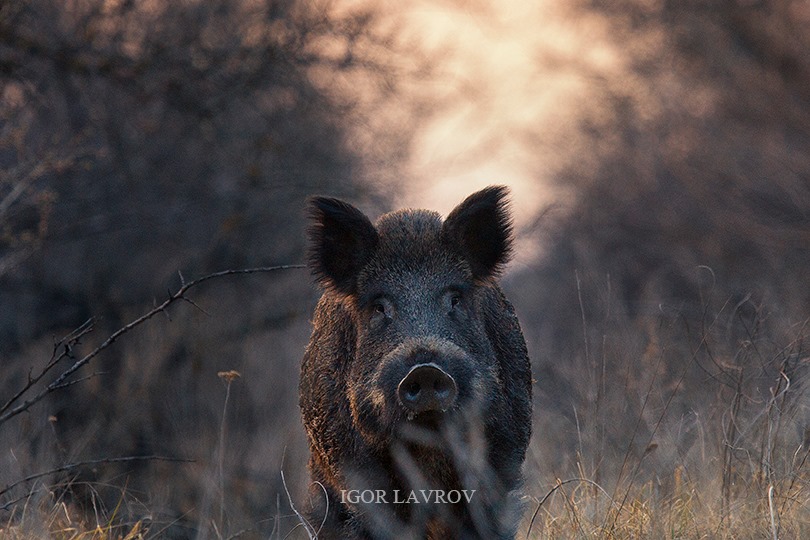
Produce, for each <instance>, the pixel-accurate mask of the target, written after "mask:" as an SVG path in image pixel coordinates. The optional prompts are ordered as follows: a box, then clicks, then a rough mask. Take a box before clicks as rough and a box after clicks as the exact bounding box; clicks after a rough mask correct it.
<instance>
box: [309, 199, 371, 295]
mask: <svg viewBox="0 0 810 540" xmlns="http://www.w3.org/2000/svg"><path fill="white" fill-rule="evenodd" d="M309 218H310V220H312V223H311V225H310V227H309V230H308V233H309V267H310V269H311V270H312V273H313V274H314V275H315V277H316V279H317V280H318V282H319V283H320V284H321V286H322V287H324V288H325V289H330V290H333V291H335V292H338V293H341V294H354V293H355V292H357V291H356V287H357V274H358V273H359V272H360V270H361V269H362V268H363V266H365V264H366V263H367V262H368V261H369V259H370V258H371V256H372V255H373V253H374V250H375V249H376V247H377V230H376V229H375V228H374V225H372V224H371V222H370V221H369V219H368V218H367V217H366V216H365V215H364V214H363V213H362V212H361V211H360V210H358V209H357V208H355V207H354V206H352V205H350V204H348V203H345V202H343V201H341V200H339V199H332V198H329V197H312V198H311V199H310V200H309Z"/></svg>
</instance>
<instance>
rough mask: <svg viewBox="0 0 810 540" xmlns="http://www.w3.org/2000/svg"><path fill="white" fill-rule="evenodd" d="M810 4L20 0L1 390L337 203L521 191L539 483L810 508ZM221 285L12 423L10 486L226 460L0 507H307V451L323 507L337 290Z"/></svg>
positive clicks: (254, 515) (294, 280)
mask: <svg viewBox="0 0 810 540" xmlns="http://www.w3.org/2000/svg"><path fill="white" fill-rule="evenodd" d="M403 4H404V3H403ZM808 24H810V6H808V4H807V3H806V2H803V1H798V0H796V1H790V0H768V1H757V2H751V1H733V2H727V1H722V2H721V1H719V0H718V1H710V2H706V1H702V2H689V1H686V2H657V1H655V0H626V1H623V0H615V1H610V2H588V1H584V0H582V1H580V0H576V1H573V2H569V1H563V0H548V1H544V2H518V1H515V2H494V1H492V2H490V1H485V0H480V1H479V0H470V1H467V2H464V1H452V0H447V1H439V2H412V3H407V5H402V6H399V7H395V6H394V5H393V4H392V3H389V2H365V1H363V2H360V1H357V2H340V1H335V2H308V1H305V2H298V1H276V2H274V1H269V0H268V1H260V0H238V1H225V0H213V1H210V0H209V1H193V0H192V1H188V2H182V3H180V2H162V1H158V0H153V1H140V2H139V1H131V0H122V1H103V0H76V1H62V0H54V1H48V0H30V1H24V0H12V1H8V2H3V3H2V4H0V98H1V99H2V106H1V107H0V366H1V367H0V369H2V373H1V374H0V406H3V404H5V403H7V402H8V400H10V399H11V398H12V397H13V396H14V395H15V394H16V393H17V392H18V391H19V390H21V389H22V388H23V387H24V386H25V384H26V381H27V380H28V379H27V377H29V376H30V374H31V373H34V374H36V373H38V372H39V371H40V370H41V369H42V368H43V367H44V366H45V365H46V364H47V363H48V361H49V359H50V358H51V355H52V352H53V346H54V342H55V341H56V340H57V339H59V338H61V337H62V336H64V335H66V334H68V333H69V332H70V331H71V330H73V329H74V328H76V327H78V326H79V325H81V324H82V323H83V322H85V321H86V320H88V319H90V318H93V319H94V321H95V329H94V331H93V332H92V333H91V334H90V335H88V336H86V337H85V338H84V339H83V340H82V343H81V345H80V346H79V347H77V351H76V354H77V355H78V356H81V353H82V352H84V353H86V352H87V351H89V350H91V349H92V347H93V346H94V345H97V344H98V343H100V342H101V341H103V340H104V338H106V336H108V335H109V334H110V333H111V332H112V331H114V330H115V329H117V328H119V327H121V326H122V325H124V324H126V323H127V322H129V321H131V320H132V319H134V318H136V317H137V316H139V315H141V314H142V313H144V312H146V311H148V310H149V309H151V307H153V306H154V305H155V304H156V303H160V302H162V301H163V300H164V299H165V298H166V297H167V296H168V294H169V292H168V291H171V290H175V289H176V288H177V287H178V286H179V285H180V278H179V275H178V272H182V275H183V276H184V277H185V278H186V279H192V278H195V277H199V276H201V275H204V274H206V273H210V272H214V271H218V270H224V269H229V268H244V267H254V266H265V265H274V264H292V263H300V262H302V261H303V259H304V256H303V250H304V236H305V234H304V230H305V222H304V215H303V211H302V209H303V207H304V201H305V199H306V197H307V196H309V195H312V194H329V195H334V196H340V197H344V198H346V199H347V200H349V201H351V202H352V203H354V204H355V205H357V206H358V207H360V208H361V209H363V210H364V211H366V212H367V213H368V214H369V215H370V216H371V217H372V218H375V217H376V216H378V215H379V214H380V213H382V212H385V211H388V210H391V209H394V208H397V207H400V206H420V207H429V208H433V209H436V210H439V211H440V212H442V213H444V214H446V213H447V212H448V211H449V210H450V209H452V207H453V206H454V205H455V204H457V203H458V202H459V201H461V200H462V199H463V198H464V197H465V196H466V195H468V194H469V193H471V192H473V191H475V190H476V189H478V188H481V187H484V186H486V185H489V184H506V185H509V186H510V187H511V188H512V194H513V195H512V200H513V211H514V214H515V218H516V224H517V228H516V230H517V236H518V246H519V249H518V252H517V255H516V257H515V261H514V262H513V264H512V265H511V267H510V271H509V272H508V274H507V275H506V276H505V277H504V280H503V285H504V288H505V290H506V292H507V294H508V296H510V298H511V299H512V300H513V302H514V304H515V305H516V308H517V310H518V314H519V316H520V318H521V321H522V325H523V328H524V333H525V334H526V337H527V340H528V342H529V348H530V352H531V355H532V361H533V370H534V374H535V379H536V380H537V382H536V385H535V396H536V399H535V415H534V417H535V420H534V423H535V425H534V437H533V443H532V447H531V449H530V454H529V457H528V459H527V463H526V472H527V484H526V492H527V494H528V495H529V496H530V497H535V498H539V497H542V496H543V495H544V494H545V493H546V492H547V491H548V490H549V489H550V488H551V487H553V485H554V482H555V480H556V478H558V477H559V478H563V479H565V478H568V477H586V478H589V479H591V480H594V481H596V482H599V483H600V485H603V486H604V487H605V489H606V490H607V491H609V492H611V493H612V494H615V493H618V491H619V490H618V487H617V486H625V485H632V486H649V489H650V490H651V492H654V493H655V494H656V496H657V497H660V500H662V501H669V500H670V499H669V498H668V497H672V494H673V493H674V492H675V491H677V490H679V489H682V487H683V484H684V483H689V482H695V483H696V484H699V487H700V493H701V495H702V496H703V497H705V504H706V508H715V506H716V507H717V508H718V512H721V513H722V514H723V516H724V519H725V518H726V517H728V519H730V520H731V521H732V522H733V520H734V512H733V509H734V502H735V501H738V500H744V499H746V498H751V499H752V500H753V501H754V502H756V501H761V498H762V497H763V494H764V492H765V490H766V489H767V487H768V486H772V485H773V486H779V489H778V490H777V493H778V496H780V497H782V498H783V499H781V500H783V502H784V501H786V500H788V499H790V500H795V501H799V503H798V508H799V509H803V510H802V511H803V512H804V513H803V514H801V515H802V516H804V517H803V518H802V519H804V523H807V508H808V504H807V501H808V499H810V495H809V494H808V484H807V467H806V465H805V461H803V460H802V459H801V458H802V456H805V457H806V455H807V450H808V448H810V409H809V407H808V403H809V402H810V400H808V395H807V391H806V388H807V380H808V379H807V376H808V375H807V371H808V367H810V366H809V364H810V362H809V361H808V354H807V351H806V335H807V322H808V316H810V286H808V267H810V152H808V148H810V34H808V32H807V31H806V30H807V28H808ZM190 296H191V298H192V299H193V300H194V302H195V303H196V304H197V306H198V307H199V309H198V308H197V307H195V306H192V305H190V304H188V303H178V304H175V305H173V306H172V307H171V309H170V310H169V313H168V314H167V316H159V317H156V318H155V319H154V320H152V321H150V322H149V323H147V324H146V325H144V326H142V327H139V328H138V329H137V330H136V331H135V332H133V333H132V334H128V335H126V336H124V337H123V338H121V340H120V341H119V342H118V343H116V344H115V345H114V346H113V347H112V348H110V349H108V350H107V351H105V352H104V353H103V354H102V355H101V356H99V357H98V358H96V359H94V360H93V362H92V363H91V364H90V365H88V366H87V367H86V368H85V369H84V370H82V371H80V372H79V373H77V374H76V375H75V376H74V380H79V379H83V378H87V379H86V380H81V381H80V382H77V383H76V384H74V385H72V386H70V387H67V388H64V389H61V390H60V391H58V392H55V393H54V394H52V395H51V396H50V397H49V398H48V399H46V400H44V401H43V402H41V403H38V404H37V405H35V406H33V407H31V408H30V410H29V411H28V412H27V413H24V414H22V415H19V416H16V417H14V418H13V419H11V420H9V421H7V422H4V423H2V424H0V489H1V488H2V486H5V485H8V484H11V483H12V482H16V481H18V480H20V479H22V478H25V477H27V476H28V475H32V474H35V473H39V472H44V471H48V470H50V469H54V468H57V467H60V466H62V465H65V464H68V463H76V462H79V461H84V460H94V459H100V458H111V457H120V456H134V455H161V456H171V457H179V458H188V459H192V460H194V462H193V463H189V464H184V463H171V462H151V461H147V462H139V463H126V464H106V465H98V466H92V467H91V466H87V467H82V468H78V469H75V470H71V471H69V472H65V473H60V474H53V475H50V476H47V477H45V478H41V479H37V480H34V481H30V482H26V483H23V484H21V485H19V486H17V487H15V488H14V489H11V490H8V491H7V492H5V493H3V494H2V496H0V508H3V510H0V522H3V521H5V520H12V519H13V518H14V517H15V516H16V517H17V518H19V516H20V511H19V509H17V508H18V505H15V504H11V503H13V501H16V500H18V499H20V500H22V503H20V504H24V503H25V502H26V501H33V502H29V504H31V505H32V506H36V505H37V504H42V505H44V506H46V507H47V505H48V504H52V501H53V498H56V499H57V500H60V501H66V502H68V503H69V504H70V505H71V508H74V507H75V508H76V509H77V510H76V511H77V512H81V511H84V512H86V515H87V516H90V517H89V518H88V519H89V521H91V522H92V519H93V518H92V516H96V519H99V518H98V517H97V516H99V515H100V514H101V515H106V516H110V515H112V514H113V513H115V515H116V517H117V518H120V519H123V520H129V522H135V521H137V520H139V519H143V518H148V521H149V522H151V523H153V524H154V525H153V529H152V531H153V533H154V532H156V531H159V530H160V531H163V532H164V533H166V534H169V533H170V534H172V535H174V536H177V537H190V536H195V535H197V536H207V535H213V536H217V535H218V534H220V533H221V534H223V535H224V536H227V535H228V534H233V533H235V532H237V531H240V530H243V529H249V530H252V531H259V534H261V535H263V536H264V537H266V536H268V535H269V534H270V532H271V531H273V530H274V527H280V530H281V531H283V532H286V531H288V530H290V529H291V528H292V527H293V526H294V525H295V523H296V519H295V517H294V516H292V515H291V510H290V507H289V503H288V498H287V495H286V494H285V492H284V489H283V486H282V483H281V476H280V471H281V470H282V464H283V470H284V472H285V478H286V480H287V484H288V487H289V489H290V491H291V494H292V497H293V500H295V501H298V506H299V507H301V506H304V498H305V492H306V489H307V483H308V480H307V476H306V470H305V463H306V458H307V453H306V444H305V439H304V435H303V430H302V427H301V425H300V420H299V414H298V408H297V384H298V366H299V361H300V357H301V354H302V352H303V349H304V346H305V345H306V342H307V339H308V335H309V322H308V321H309V316H310V313H311V311H312V308H313V307H314V304H315V302H316V300H317V296H318V293H317V291H316V290H315V288H314V287H313V285H312V282H311V279H310V278H309V276H308V274H307V272H306V271H305V270H285V271H281V272H278V273H274V274H257V275H250V276H232V277H226V278H221V279H219V280H216V281H211V282H209V283H206V284H204V285H201V286H200V287H199V288H197V289H195V290H194V291H193V292H192V293H191V295H190ZM64 362H65V364H66V365H69V363H70V361H69V360H67V359H66V360H65V361H64ZM227 369H236V370H238V371H239V372H241V373H242V375H243V377H242V378H241V379H238V380H236V381H234V382H233V383H232V386H231V394H230V396H229V403H228V410H227V422H226V428H227V429H226V444H225V454H224V455H225V460H224V477H225V480H226V482H225V492H226V495H227V496H226V507H225V519H224V521H223V520H222V519H221V517H220V510H221V509H220V506H221V503H220V499H219V488H218V470H219V467H218V452H219V437H220V429H221V426H222V414H223V407H224V401H225V394H226V389H225V384H224V382H223V381H222V380H221V379H220V378H218V377H217V372H218V371H221V370H227ZM57 371H58V369H57ZM54 373H56V372H54ZM54 376H55V375H54ZM50 380H51V379H47V378H46V379H44V380H43V382H42V383H41V384H43V383H47V382H49V381H50ZM33 390H34V391H35V390H36V388H34V389H33ZM684 478H685V480H684ZM53 486H55V487H53ZM614 490H616V491H614ZM29 493H33V494H34V495H33V497H32V498H30V499H29V498H26V495H28V494H29ZM121 500H123V501H125V504H123V505H121V506H120V507H119V509H118V510H115V509H116V507H117V506H118V502H119V501H121ZM48 501H51V503H49V502H48ZM529 501H530V504H529V506H530V507H532V508H533V507H534V506H535V505H534V504H531V501H536V499H529ZM34 503H36V504H34ZM15 512H16V513H15ZM102 521H103V519H102ZM212 524H216V525H217V527H220V528H222V527H225V528H226V529H227V530H226V531H224V532H223V531H220V532H219V533H217V532H215V529H214V527H213V525H212ZM743 526H746V524H745V523H743ZM217 530H218V529H217ZM275 530H277V531H278V529H275ZM794 532H795V531H794ZM797 534H798V533H797ZM282 536H283V535H282ZM799 536H800V534H799Z"/></svg>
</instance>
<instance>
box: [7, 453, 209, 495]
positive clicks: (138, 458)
mask: <svg viewBox="0 0 810 540" xmlns="http://www.w3.org/2000/svg"><path fill="white" fill-rule="evenodd" d="M129 461H176V462H180V463H194V460H193V459H186V458H175V457H167V456H126V457H118V458H105V459H91V460H88V461H79V462H76V463H70V464H68V465H63V466H61V467H57V468H55V469H51V470H49V471H45V472H40V473H36V474H32V475H30V476H26V477H25V478H23V479H22V480H17V481H16V482H14V483H13V484H9V485H7V486H6V487H5V488H3V489H1V490H0V495H5V494H6V493H8V492H9V491H11V490H12V489H14V488H15V487H17V486H19V485H20V484H24V483H26V482H30V481H32V480H36V479H38V478H42V477H43V476H49V475H51V474H56V473H60V472H65V471H71V470H73V469H77V468H79V467H85V466H87V465H101V464H106V463H125V462H129Z"/></svg>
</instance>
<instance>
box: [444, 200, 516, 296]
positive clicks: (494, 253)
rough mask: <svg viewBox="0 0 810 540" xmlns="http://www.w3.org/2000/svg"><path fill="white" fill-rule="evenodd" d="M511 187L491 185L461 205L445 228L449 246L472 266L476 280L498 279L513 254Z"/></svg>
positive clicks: (448, 220) (445, 237) (446, 222)
mask: <svg viewBox="0 0 810 540" xmlns="http://www.w3.org/2000/svg"><path fill="white" fill-rule="evenodd" d="M508 193H509V188H507V187H505V186H490V187H488V188H485V189H482V190H481V191H478V192H476V193H473V194H472V195H470V196H469V197H467V198H466V199H464V201H463V202H462V203H461V204H459V205H458V206H457V207H456V208H455V209H454V210H453V211H452V212H450V215H449V216H447V219H446V220H445V222H444V225H443V226H442V236H443V238H444V241H445V242H446V244H447V245H448V247H449V248H450V249H452V250H454V251H456V252H457V253H458V254H459V255H461V256H462V257H464V259H465V260H466V261H467V262H468V263H469V265H470V269H471V270H472V273H473V278H474V279H476V280H484V279H486V278H489V277H493V276H497V275H498V274H499V273H500V271H501V270H502V268H503V265H504V264H505V263H506V262H507V261H508V260H509V257H510V255H511V254H512V220H511V218H510V217H509V207H508V203H507V200H506V196H507V194H508Z"/></svg>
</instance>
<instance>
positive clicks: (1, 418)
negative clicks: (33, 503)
mask: <svg viewBox="0 0 810 540" xmlns="http://www.w3.org/2000/svg"><path fill="white" fill-rule="evenodd" d="M293 268H305V266H304V265H302V264H286V265H279V266H264V267H258V268H243V269H236V270H234V269H232V270H222V271H221V272H214V273H213V274H208V275H206V276H203V277H201V278H197V279H195V280H193V281H190V282H188V283H185V280H183V279H182V275H181V286H180V288H179V289H177V291H176V292H175V293H173V294H170V295H169V298H167V299H166V300H165V301H164V302H163V303H162V304H160V305H158V306H156V307H154V308H152V309H151V310H150V311H148V312H147V313H145V314H144V315H141V316H140V317H138V318H137V319H135V320H133V321H132V322H130V323H129V324H127V325H126V326H123V327H121V328H119V329H118V330H116V331H115V332H113V333H112V334H110V337H108V338H107V339H106V340H105V341H104V343H102V344H101V345H99V346H98V347H96V348H95V349H93V350H92V351H91V352H89V353H88V354H87V355H85V356H83V357H82V358H81V359H79V360H76V362H74V363H73V365H71V366H70V367H69V368H67V369H66V370H65V371H63V372H62V374H61V375H59V377H57V378H56V379H55V380H54V381H52V382H51V383H50V384H49V385H48V386H46V387H45V388H43V389H42V391H40V392H39V393H38V394H36V395H35V396H33V397H32V398H30V399H28V400H26V401H24V402H23V403H20V404H19V405H17V406H16V407H13V408H12V406H13V404H14V403H15V402H16V401H19V399H20V398H21V397H22V396H23V395H24V394H25V393H26V392H27V391H28V390H29V389H31V388H32V387H33V386H34V384H35V383H36V382H37V381H38V380H40V379H41V378H42V376H44V374H45V373H46V372H47V371H48V370H49V369H51V367H53V366H54V365H55V364H56V363H57V362H58V361H59V360H61V359H62V358H64V357H65V356H66V352H67V351H64V352H63V353H62V354H61V355H60V356H59V357H57V358H56V359H55V360H52V361H51V362H50V363H49V364H48V366H46V367H45V369H44V370H43V373H41V374H40V375H39V376H38V377H35V378H34V379H30V378H29V381H28V383H26V385H25V387H24V388H23V390H21V391H20V392H18V393H17V394H16V395H15V396H13V397H12V398H11V399H10V400H9V401H8V402H6V404H5V405H3V408H2V409H0V413H2V414H0V425H2V424H3V423H5V422H6V421H8V420H9V419H11V418H13V417H15V416H17V415H18V414H20V413H22V412H24V411H26V410H28V409H29V408H30V407H31V406H32V405H34V404H35V403H38V402H39V401H41V400H42V399H43V398H45V396H47V395H48V394H50V393H52V392H54V391H56V390H58V389H59V388H62V387H64V386H65V385H66V383H65V381H66V379H67V378H68V377H70V376H71V375H73V374H74V373H75V372H76V371H78V370H79V369H81V368H82V367H83V366H85V365H86V364H87V363H88V362H90V361H91V360H92V359H93V358H95V357H96V356H98V355H99V353H101V352H102V351H104V350H105V349H107V348H108V347H110V345H112V344H113V343H115V341H116V340H117V339H118V338H119V337H121V336H122V335H124V334H126V333H127V332H129V331H130V330H133V329H135V328H137V327H138V326H140V325H142V324H143V323H145V322H146V321H148V320H149V319H151V318H152V317H154V316H155V315H157V314H158V313H162V312H164V311H165V310H166V309H167V308H168V307H169V306H170V305H172V304H174V303H175V302H177V301H178V300H184V301H188V300H189V299H188V298H186V297H185V294H186V293H187V292H188V291H189V290H190V289H192V288H193V287H196V286H197V285H200V284H202V283H205V282H206V281H210V280H212V279H216V278H221V277H224V276H232V275H238V274H258V273H265V272H276V271H278V270H289V269H293ZM191 303H192V305H193V302H191ZM83 327H84V328H85V330H84V331H82V330H81V329H82V328H83ZM91 328H92V325H89V326H88V323H85V324H84V325H82V327H80V329H79V331H77V332H74V333H73V334H71V336H75V339H78V338H79V337H81V336H82V335H84V334H86V333H87V332H89V329H91ZM68 337H70V336H68ZM57 347H58V345H57ZM67 350H69V348H68V349H67ZM0 493H2V492H0Z"/></svg>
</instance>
